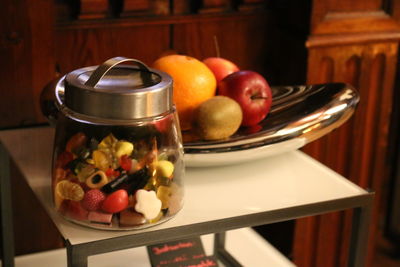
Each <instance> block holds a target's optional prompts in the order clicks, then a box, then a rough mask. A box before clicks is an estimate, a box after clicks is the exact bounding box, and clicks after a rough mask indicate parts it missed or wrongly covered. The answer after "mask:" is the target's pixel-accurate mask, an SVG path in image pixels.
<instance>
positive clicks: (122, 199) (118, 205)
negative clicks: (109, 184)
mask: <svg viewBox="0 0 400 267" xmlns="http://www.w3.org/2000/svg"><path fill="white" fill-rule="evenodd" d="M128 203H129V199H128V193H127V192H126V190H124V189H119V190H117V191H115V192H113V193H111V194H110V195H108V196H107V198H106V199H105V200H104V201H103V204H102V205H101V208H102V209H103V211H105V212H108V213H117V212H120V211H122V210H124V209H126V207H127V206H128Z"/></svg>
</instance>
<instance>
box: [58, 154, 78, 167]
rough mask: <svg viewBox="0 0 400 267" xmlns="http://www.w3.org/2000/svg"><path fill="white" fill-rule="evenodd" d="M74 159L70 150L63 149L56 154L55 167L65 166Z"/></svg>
mask: <svg viewBox="0 0 400 267" xmlns="http://www.w3.org/2000/svg"><path fill="white" fill-rule="evenodd" d="M73 159H74V155H73V154H72V153H70V152H67V151H63V152H61V153H60V155H58V157H57V161H56V164H55V165H56V167H58V168H65V166H66V165H67V164H68V163H69V162H70V161H72V160H73Z"/></svg>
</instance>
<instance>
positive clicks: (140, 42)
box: [55, 25, 170, 73]
mask: <svg viewBox="0 0 400 267" xmlns="http://www.w3.org/2000/svg"><path fill="white" fill-rule="evenodd" d="M55 41H56V49H55V50H56V62H57V64H58V65H59V68H60V71H61V73H67V72H70V71H72V70H74V69H77V68H82V67H84V66H91V65H98V64H101V63H102V62H104V61H105V60H107V59H109V58H111V57H115V56H125V57H132V58H136V59H139V60H142V61H143V62H145V63H147V64H151V63H152V62H153V61H154V60H155V59H156V58H158V57H159V56H160V55H161V53H163V52H164V51H166V50H168V49H169V44H170V43H169V26H168V25H148V26H146V25H144V26H143V25H142V26H132V27H108V28H98V27H95V28H89V29H58V30H57V31H56V39H55Z"/></svg>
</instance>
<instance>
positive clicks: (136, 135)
mask: <svg viewBox="0 0 400 267" xmlns="http://www.w3.org/2000/svg"><path fill="white" fill-rule="evenodd" d="M126 62H129V63H135V64H134V65H135V66H133V65H121V63H126ZM55 94H56V105H57V107H58V111H59V112H58V115H57V122H56V135H55V143H54V153H53V175H52V193H53V197H54V205H55V209H56V210H57V211H58V212H59V213H60V214H62V215H63V216H64V217H65V218H66V219H68V220H71V221H73V222H76V223H79V224H83V225H86V226H89V227H93V228H100V229H110V230H121V229H127V230H130V229H138V228H144V227H148V226H150V225H154V224H157V223H160V222H163V221H165V220H167V219H169V218H171V217H172V216H173V215H175V214H176V213H177V212H178V211H179V210H180V209H181V208H182V205H183V185H182V178H183V175H184V164H183V147H182V138H181V133H180V128H179V123H178V118H177V112H176V109H175V107H174V105H173V102H172V79H171V77H170V76H168V75H167V74H165V73H163V72H160V71H156V70H154V69H150V68H148V67H147V66H146V65H145V64H144V63H142V62H140V61H137V60H133V59H127V58H122V57H117V58H112V59H110V60H108V61H106V62H104V63H103V64H102V65H100V66H98V67H97V66H94V67H88V68H83V69H78V70H75V71H73V72H71V73H69V74H67V75H66V76H64V77H63V78H61V79H60V81H59V82H58V83H57V85H56V88H55Z"/></svg>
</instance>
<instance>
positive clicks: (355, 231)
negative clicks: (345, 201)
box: [348, 193, 373, 267]
mask: <svg viewBox="0 0 400 267" xmlns="http://www.w3.org/2000/svg"><path fill="white" fill-rule="evenodd" d="M372 200H373V194H372V193H371V197H370V198H369V201H368V203H367V204H366V205H365V206H361V207H357V208H355V209H354V212H353V224H352V232H351V239H350V253H349V264H348V266H354V267H363V266H365V258H366V255H367V248H368V247H367V245H368V233H369V224H370V220H371V210H372Z"/></svg>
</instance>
